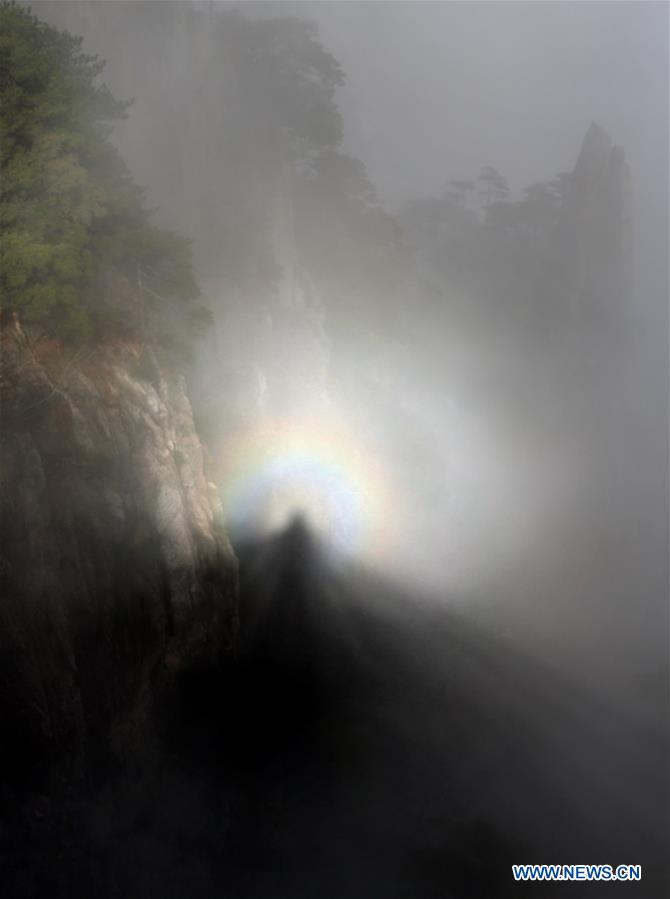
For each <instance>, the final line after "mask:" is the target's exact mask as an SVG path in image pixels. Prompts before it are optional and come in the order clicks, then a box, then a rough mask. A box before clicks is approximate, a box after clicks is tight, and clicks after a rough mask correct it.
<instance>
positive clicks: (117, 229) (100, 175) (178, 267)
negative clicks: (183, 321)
mask: <svg viewBox="0 0 670 899" xmlns="http://www.w3.org/2000/svg"><path fill="white" fill-rule="evenodd" d="M81 43H82V40H81V38H78V37H73V36H72V35H70V34H68V33H67V32H64V31H59V30H58V29H56V28H53V27H51V26H50V25H47V24H46V23H44V22H41V21H39V19H37V18H36V17H34V16H33V15H32V13H31V12H30V11H29V10H28V9H26V8H25V7H22V6H19V5H17V4H16V3H15V2H13V0H2V2H0V174H1V178H0V229H1V231H2V238H1V244H0V289H1V291H2V303H3V314H4V315H7V313H16V314H18V316H19V317H20V319H21V320H23V321H25V322H27V323H34V324H39V325H40V326H42V328H44V329H45V330H46V332H47V333H50V334H53V335H54V336H59V337H61V338H63V339H66V340H74V341H80V340H82V339H86V338H87V337H89V336H90V335H91V330H92V323H93V322H94V321H99V320H100V318H101V317H100V315H99V314H97V313H99V310H96V309H95V302H96V292H95V290H92V289H91V287H92V285H93V284H94V283H95V278H96V276H97V275H98V274H99V273H101V272H103V271H105V270H109V269H110V268H114V269H116V270H118V271H120V272H122V273H125V274H126V275H127V276H128V277H129V278H130V279H131V280H132V281H135V280H136V278H137V272H138V271H139V270H140V269H142V268H143V267H147V268H149V269H151V270H152V271H153V272H155V273H156V275H157V277H159V278H160V284H161V290H162V293H163V294H164V295H166V298H168V299H192V298H194V297H195V296H197V293H198V291H197V287H196V284H195V281H194V277H193V269H192V264H191V251H190V244H189V242H188V241H186V240H184V239H183V238H181V237H178V236H177V235H175V234H173V233H171V232H168V231H164V230H161V229H158V228H155V227H154V226H152V225H151V223H150V218H149V212H148V210H147V209H146V208H145V205H144V200H143V195H142V191H141V190H140V188H139V187H138V186H137V185H136V184H135V183H134V182H133V180H132V178H131V176H130V174H129V172H128V169H127V168H126V165H125V163H124V161H123V160H122V158H121V157H120V155H119V154H118V152H117V151H116V149H115V148H114V146H113V144H112V143H111V141H110V136H111V133H112V128H113V125H114V122H115V121H117V120H119V119H122V118H124V117H125V116H126V114H127V109H128V106H129V105H130V103H129V102H120V101H118V100H116V99H115V98H114V97H113V96H112V95H111V93H110V92H109V90H108V89H107V87H105V86H104V85H101V84H99V83H98V76H99V74H100V72H101V71H102V68H103V66H104V62H102V61H100V60H99V59H97V57H94V56H88V55H86V54H85V53H83V52H82V49H81ZM131 102H132V101H131ZM138 302H140V299H139V298H138Z"/></svg>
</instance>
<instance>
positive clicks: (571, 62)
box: [237, 0, 669, 301]
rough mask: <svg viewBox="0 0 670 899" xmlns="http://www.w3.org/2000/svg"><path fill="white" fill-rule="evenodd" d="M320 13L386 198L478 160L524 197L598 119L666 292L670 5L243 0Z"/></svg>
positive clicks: (353, 135)
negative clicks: (616, 148)
mask: <svg viewBox="0 0 670 899" xmlns="http://www.w3.org/2000/svg"><path fill="white" fill-rule="evenodd" d="M237 5H241V7H242V8H243V9H244V10H245V12H247V13H250V14H259V15H285V14H290V15H299V16H302V17H305V18H311V19H313V20H315V21H316V22H317V24H318V26H319V33H320V37H321V40H322V42H323V43H324V45H325V46H326V47H327V48H328V49H329V50H331V52H332V53H333V54H334V55H335V56H336V57H337V58H338V59H339V61H340V62H341V64H342V67H343V69H344V71H345V72H346V75H347V85H346V87H345V88H344V89H343V90H342V91H340V95H339V103H340V107H341V108H342V111H343V113H344V120H345V143H346V149H347V151H348V152H350V153H351V154H352V155H355V156H358V157H360V158H361V159H363V161H364V162H365V163H366V165H367V166H368V170H369V172H370V174H371V176H372V179H373V181H374V183H375V184H376V185H377V187H378V188H379V191H380V193H381V195H382V196H383V198H384V199H385V201H386V202H387V204H388V205H389V206H390V207H394V206H396V205H398V204H400V203H402V202H403V201H404V200H406V199H408V198H409V197H413V196H417V195H421V194H426V193H435V192H441V191H442V189H443V188H444V187H445V185H446V183H447V181H448V180H449V179H450V178H467V177H473V176H476V174H477V173H478V171H479V169H480V168H481V166H483V165H493V166H495V167H496V168H498V169H499V170H500V171H501V172H503V174H505V175H506V176H507V177H508V179H509V182H510V186H511V187H512V190H513V193H516V194H517V195H518V194H519V193H520V192H521V190H522V189H523V187H525V186H527V185H528V184H530V183H532V182H534V181H539V180H545V179H548V178H552V177H553V176H554V174H555V173H556V172H558V171H565V170H567V169H570V168H572V166H573V165H574V162H575V160H576V156H577V153H578V151H579V147H580V144H581V140H582V138H583V136H584V133H585V132H586V129H587V128H588V126H589V124H590V123H591V122H592V121H596V122H598V123H599V124H600V125H602V126H603V127H604V128H605V129H606V130H607V131H609V133H610V134H611V135H612V138H613V139H614V141H615V142H616V143H618V144H620V145H621V146H623V148H624V150H625V151H626V155H627V157H628V160H629V162H630V165H631V169H632V173H633V180H634V188H635V195H636V204H637V229H638V258H639V265H640V269H641V272H640V274H641V275H642V281H643V282H644V281H646V286H645V291H649V290H651V291H652V292H653V294H655V295H656V297H657V300H656V301H658V297H659V295H660V296H664V295H665V294H666V293H667V264H666V263H665V262H664V260H665V257H666V255H667V253H666V251H667V242H668V234H667V231H668V225H667V221H668V118H669V117H668V80H669V73H668V10H669V6H668V4H667V3H666V2H663V0H657V2H653V0H651V2H645V0H636V2H608V0H593V2H591V0H576V2H568V0H558V2H549V0H532V2H516V0H510V2H508V0H498V2H474V0H465V2H446V0H442V2H440V0H436V2H406V0H404V2H403V0H400V2H391V0H349V2H343V0H304V2H296V0H266V2H260V3H258V2H254V0H247V2H242V3H241V4H237Z"/></svg>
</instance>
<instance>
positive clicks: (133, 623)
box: [0, 322, 237, 790]
mask: <svg viewBox="0 0 670 899" xmlns="http://www.w3.org/2000/svg"><path fill="white" fill-rule="evenodd" d="M0 384H1V388H2V392H1V396H2V408H1V415H2V428H1V434H0V454H1V468H0V472H1V473H0V536H1V540H0V552H1V557H0V581H1V584H0V714H1V715H2V724H3V734H4V736H3V742H2V750H3V753H4V756H5V757H4V758H3V770H4V771H5V773H7V774H8V777H9V779H10V780H11V781H12V782H14V783H20V782H21V781H22V779H23V780H25V782H26V784H27V785H29V786H30V788H31V789H37V790H40V789H44V790H46V789H48V788H49V783H51V782H52V781H53V777H54V771H58V772H59V774H60V775H62V776H63V777H64V778H65V779H69V780H71V779H72V778H73V777H75V778H76V777H77V775H78V774H81V773H83V772H85V771H87V770H88V769H89V767H90V765H91V764H95V763H97V762H98V761H101V762H103V763H104V762H105V761H106V760H108V759H113V760H118V761H120V762H121V763H123V760H124V758H126V757H129V756H132V757H133V759H135V758H140V757H141V756H142V755H143V754H144V755H146V753H147V752H149V754H150V753H151V747H152V741H153V739H154V736H155V728H154V726H153V723H152V722H153V720H154V718H155V716H156V709H157V708H158V705H159V703H162V702H164V701H166V702H169V695H170V689H169V688H170V685H171V684H172V683H174V680H175V678H176V677H177V675H178V672H179V671H181V670H183V669H185V668H188V667H189V666H191V665H193V664H198V663H201V662H203V660H212V661H213V660H215V659H217V658H220V657H221V656H222V655H223V656H224V657H225V655H226V653H227V652H228V651H229V650H230V649H231V647H232V645H233V642H234V637H235V629H236V614H237V613H236V601H237V596H236V584H237V573H236V563H235V558H234V554H233V551H232V549H231V547H230V544H229V542H228V539H227V537H226V534H225V530H224V529H223V523H222V520H221V509H220V505H219V501H218V496H217V493H216V490H215V489H214V487H213V485H211V484H209V483H208V481H207V479H206V474H205V464H204V459H203V448H202V446H201V443H200V440H199V438H198V435H197V433H196V431H195V428H194V424H193V418H192V414H191V407H190V403H189V400H188V398H187V396H186V393H185V389H184V384H183V381H182V380H181V379H180V378H169V377H167V376H166V375H165V373H164V372H163V371H161V369H160V367H159V365H158V364H157V362H156V359H155V356H154V354H153V353H152V351H151V349H150V348H148V347H146V346H142V345H141V344H140V343H139V342H133V341H131V340H126V341H122V340H115V341H110V342H108V343H107V344H102V345H98V346H96V347H95V348H88V349H86V350H80V351H79V352H78V353H76V354H75V355H74V356H70V357H69V359H66V357H65V356H64V355H63V352H62V349H61V347H60V346H59V344H58V343H57V342H55V341H49V340H41V341H40V340H36V339H35V336H34V335H33V336H31V335H30V334H28V333H26V332H24V331H23V330H22V329H21V327H20V326H19V325H18V323H16V322H15V323H13V324H12V325H10V326H8V327H6V328H5V329H4V330H3V332H2V376H1V382H0Z"/></svg>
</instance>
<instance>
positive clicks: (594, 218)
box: [559, 124, 634, 324]
mask: <svg viewBox="0 0 670 899" xmlns="http://www.w3.org/2000/svg"><path fill="white" fill-rule="evenodd" d="M633 219H634V213H633V193H632V185H631V176H630V170H629V167H628V164H627V162H626V158H625V155H624V151H623V150H622V148H621V147H617V146H615V145H614V144H613V142H612V139H611V138H610V136H609V135H608V134H607V132H605V131H604V130H603V129H602V128H600V127H599V126H598V125H596V124H592V125H591V127H590V128H589V130H588V131H587V133H586V136H585V137H584V142H583V144H582V147H581V151H580V154H579V157H578V159H577V164H576V165H575V168H574V171H573V172H572V174H571V176H570V179H569V184H568V191H567V195H566V197H565V201H564V204H563V208H562V210H561V220H560V222H559V231H560V234H559V242H560V247H561V253H562V260H561V261H562V265H563V267H564V271H565V272H567V273H568V281H569V283H568V285H567V288H568V298H567V299H568V302H569V308H570V313H571V320H572V322H573V323H575V324H576V323H582V322H584V321H587V322H588V321H593V322H596V323H602V321H603V320H604V319H605V318H607V317H608V316H609V317H611V316H612V315H619V316H621V315H622V314H626V313H629V312H630V301H631V296H632V291H633V246H634V228H633Z"/></svg>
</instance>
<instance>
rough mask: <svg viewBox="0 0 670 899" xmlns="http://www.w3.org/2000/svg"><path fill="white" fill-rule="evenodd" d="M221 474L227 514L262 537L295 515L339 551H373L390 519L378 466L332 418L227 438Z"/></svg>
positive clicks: (234, 525) (276, 424)
mask: <svg viewBox="0 0 670 899" xmlns="http://www.w3.org/2000/svg"><path fill="white" fill-rule="evenodd" d="M221 461H222V471H221V478H220V483H221V485H222V486H221V498H222V501H223V507H224V513H225V516H226V519H227V521H228V523H229V525H230V527H231V529H232V531H233V533H238V534H255V535H259V536H267V535H269V534H272V533H274V532H277V531H280V530H282V529H283V528H285V527H286V526H287V525H288V523H289V522H290V521H291V520H292V518H294V517H295V516H296V515H300V516H301V517H302V518H304V519H305V521H306V523H307V525H308V526H309V527H310V528H312V529H313V530H314V532H315V533H316V535H317V536H318V538H319V539H320V540H321V541H322V542H323V543H324V544H325V545H326V546H327V547H328V548H329V549H331V550H334V551H335V552H337V553H339V554H345V555H357V556H370V555H376V552H377V550H378V549H379V547H380V543H381V542H382V541H383V539H384V536H385V533H386V528H387V522H388V521H389V517H388V515H387V514H386V513H387V510H388V502H387V493H386V489H385V484H384V482H383V479H382V477H381V471H380V469H379V466H378V465H377V463H376V462H375V460H374V457H372V455H371V454H366V453H365V450H364V447H363V446H362V445H361V443H360V441H359V440H357V439H356V437H355V435H354V434H353V433H352V432H351V431H350V430H349V429H348V428H346V427H344V426H343V425H342V424H341V422H339V421H338V420H336V419H335V418H334V417H332V416H326V417H324V416H319V417H317V418H314V419H305V418H300V419H296V418H291V419H280V420H275V421H271V422H265V423H263V424H260V425H257V426H256V427H253V428H251V429H249V430H248V431H246V432H244V433H241V434H237V435H234V436H233V437H232V438H231V439H229V440H228V441H227V446H226V449H225V452H224V459H223V460H221Z"/></svg>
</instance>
